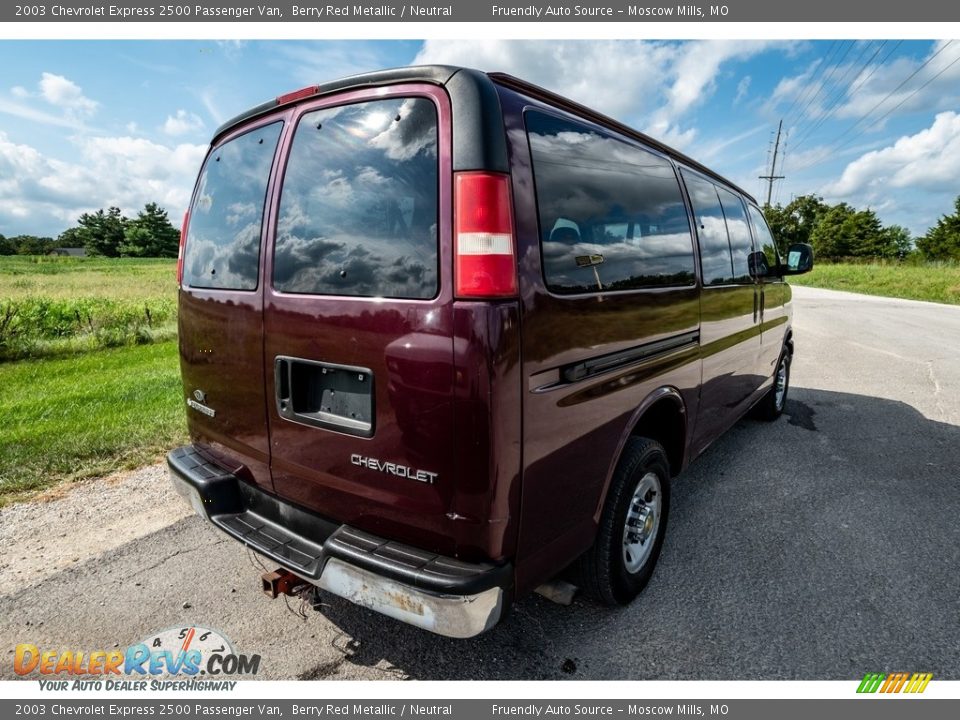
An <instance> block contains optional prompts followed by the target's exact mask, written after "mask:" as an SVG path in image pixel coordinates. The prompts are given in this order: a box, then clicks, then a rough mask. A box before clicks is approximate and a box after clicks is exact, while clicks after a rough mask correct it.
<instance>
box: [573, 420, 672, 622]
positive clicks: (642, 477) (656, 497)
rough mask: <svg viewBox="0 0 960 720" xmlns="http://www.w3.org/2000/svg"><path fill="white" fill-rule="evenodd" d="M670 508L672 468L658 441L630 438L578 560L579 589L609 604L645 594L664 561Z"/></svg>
mask: <svg viewBox="0 0 960 720" xmlns="http://www.w3.org/2000/svg"><path fill="white" fill-rule="evenodd" d="M669 509H670V464H669V462H668V461H667V453H666V451H664V449H663V446H662V445H661V444H660V443H658V442H656V441H655V440H650V439H648V438H635V437H632V438H630V439H629V440H627V445H626V447H625V448H624V450H623V455H622V456H621V458H620V464H619V465H618V466H617V469H616V471H615V472H614V474H613V479H612V480H611V483H610V491H609V492H608V493H607V501H606V503H605V504H604V507H603V513H602V515H601V517H600V527H599V528H598V529H597V537H596V539H595V540H594V543H593V547H591V548H590V549H589V550H588V551H587V552H586V553H584V554H583V555H582V556H581V558H580V560H579V568H578V570H579V573H578V575H579V580H580V587H581V589H582V590H583V591H584V593H586V594H587V595H589V596H591V597H592V598H593V599H595V600H598V601H599V602H602V603H604V604H606V605H625V604H627V603H628V602H630V601H631V600H633V598H635V597H636V596H637V594H638V593H639V592H640V591H641V590H643V588H644V586H645V585H646V584H647V582H648V581H649V580H650V576H651V575H652V574H653V568H654V566H655V565H656V564H657V558H658V557H659V556H660V549H661V547H662V546H663V537H664V534H665V532H666V529H667V515H668V512H669Z"/></svg>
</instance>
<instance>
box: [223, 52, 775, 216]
mask: <svg viewBox="0 0 960 720" xmlns="http://www.w3.org/2000/svg"><path fill="white" fill-rule="evenodd" d="M454 77H457V81H458V82H457V83H456V84H457V86H458V88H457V89H458V93H457V94H463V93H464V91H466V96H467V97H465V98H464V99H465V101H466V102H467V103H469V105H470V106H471V107H470V108H469V110H468V112H467V114H470V115H477V116H487V117H486V118H484V117H471V118H470V120H471V121H472V122H471V124H472V125H473V126H474V127H477V126H484V125H487V127H489V125H488V124H487V123H486V122H484V120H489V117H488V112H489V110H488V109H487V112H484V110H485V108H483V107H482V106H483V104H484V100H485V99H489V98H491V96H492V95H493V94H492V93H491V92H490V91H491V90H492V89H493V88H492V87H489V86H492V84H496V85H500V86H502V87H506V88H509V89H511V90H514V91H516V92H518V93H520V94H522V95H526V96H528V97H530V98H532V99H535V100H539V101H541V102H543V103H546V104H548V105H552V106H554V107H557V108H560V109H562V110H566V111H567V112H570V113H571V114H573V115H577V116H579V117H582V118H584V119H586V120H590V121H591V122H594V123H596V124H598V125H602V126H604V127H608V128H610V129H612V130H615V131H616V132H619V133H621V134H623V135H626V136H628V137H632V138H634V139H636V140H639V141H640V142H643V143H644V144H646V145H649V146H650V147H652V148H654V149H656V150H658V151H659V152H662V153H663V154H665V155H667V156H668V157H670V158H672V159H674V160H675V161H676V162H678V163H681V164H683V165H687V166H689V167H691V168H694V169H695V170H697V171H699V172H701V173H703V174H704V175H707V176H709V177H711V178H713V179H715V180H718V181H720V182H722V183H724V184H725V185H728V186H729V187H731V188H733V189H734V190H736V191H738V192H739V193H740V194H742V195H743V196H744V197H746V198H747V199H748V200H750V201H751V202H754V203H756V199H755V198H754V197H753V195H751V194H750V193H748V192H747V191H746V190H744V189H743V188H741V187H738V186H737V185H736V184H735V183H733V182H731V181H730V180H728V179H727V178H725V177H723V176H722V175H720V174H719V173H717V172H715V171H714V170H711V169H710V168H708V167H707V166H706V165H703V164H701V163H699V162H697V161H696V160H694V159H693V158H691V157H689V156H687V155H685V154H683V153H681V152H680V151H679V150H676V149H674V148H672V147H670V146H669V145H666V144H664V143H662V142H660V141H659V140H655V139H654V138H652V137H650V136H649V135H646V134H645V133H642V132H640V131H639V130H636V129H634V128H631V127H630V126H628V125H625V124H624V123H622V122H619V121H618V120H614V119H613V118H611V117H609V116H607V115H604V114H603V113H600V112H597V111H596V110H593V109H591V108H589V107H587V106H586V105H582V104H580V103H578V102H575V101H574V100H570V99H569V98H566V97H564V96H562V95H559V94H557V93H555V92H552V91H550V90H547V89H546V88H542V87H540V86H538V85H534V84H533V83H529V82H527V81H526V80H521V79H520V78H517V77H514V76H513V75H508V74H506V73H499V72H491V73H483V72H480V71H478V70H473V69H470V68H463V67H456V66H452V65H415V66H409V67H402V68H392V69H389V70H377V71H375V72H369V73H362V74H359V75H351V76H348V77H345V78H340V79H338V80H332V81H330V82H326V83H322V84H319V85H316V86H313V90H314V91H313V92H312V93H310V94H309V97H312V98H316V97H320V96H323V95H330V94H332V93H337V92H344V91H348V90H359V89H362V88H364V87H373V86H378V85H397V84H401V83H409V82H426V83H431V84H434V85H440V86H444V87H447V88H448V89H451V90H452V88H450V83H451V81H452V80H453V78H454ZM482 84H488V87H487V88H484V87H481V85H482ZM451 94H452V93H451ZM300 97H303V96H301V95H299V94H297V99H299V98H300ZM283 98H284V96H282V95H281V96H280V97H277V98H274V99H273V100H268V101H267V102H264V103H261V104H260V105H257V106H256V107H253V108H250V109H249V110H247V111H246V112H243V113H240V114H239V115H237V116H236V117H234V118H232V119H230V120H228V121H227V122H225V123H224V124H223V125H221V126H220V127H219V128H217V131H216V132H215V133H214V136H213V141H214V142H215V141H216V140H217V138H219V137H220V136H221V135H222V134H224V133H225V132H227V131H229V130H231V129H233V128H235V127H236V126H237V125H239V124H241V123H243V122H245V121H247V120H251V119H253V118H255V117H258V116H260V115H264V114H266V113H268V112H270V111H271V110H273V109H274V108H276V107H278V106H280V105H283V104H286V101H284V99H283ZM291 101H292V100H291ZM498 110H499V109H498ZM485 134H486V133H485ZM500 135H501V136H502V132H501V133H500ZM491 139H493V138H491ZM495 139H496V140H498V142H495V143H494V144H495V145H498V146H500V145H502V146H503V147H502V148H501V147H495V148H493V150H492V151H488V152H487V153H484V155H490V156H492V157H493V158H494V159H495V162H494V163H493V166H491V167H490V168H489V169H498V170H503V171H506V170H507V169H508V168H507V167H506V165H505V163H506V152H505V151H506V147H505V142H504V140H503V139H502V137H501V138H495ZM500 150H502V152H499V151H500ZM454 159H455V165H457V164H458V163H456V160H457V158H456V157H455V158H454ZM471 159H472V160H473V161H474V162H477V161H478V160H479V158H471ZM486 159H490V158H486ZM479 167H481V165H477V168H479ZM463 169H466V168H463Z"/></svg>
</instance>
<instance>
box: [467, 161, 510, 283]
mask: <svg viewBox="0 0 960 720" xmlns="http://www.w3.org/2000/svg"><path fill="white" fill-rule="evenodd" d="M453 187H454V191H453V192H454V228H455V237H454V258H455V260H454V262H455V268H454V278H455V281H454V287H455V293H456V296H457V297H461V298H497V297H514V296H515V295H516V294H517V260H516V251H515V250H514V238H513V211H512V208H511V203H510V178H509V176H507V175H500V174H497V173H487V172H458V173H455V174H454V185H453Z"/></svg>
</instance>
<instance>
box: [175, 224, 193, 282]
mask: <svg viewBox="0 0 960 720" xmlns="http://www.w3.org/2000/svg"><path fill="white" fill-rule="evenodd" d="M189 224H190V211H189V210H187V211H186V212H185V213H184V214H183V225H181V226H180V250H179V251H178V252H177V287H180V286H181V285H183V248H184V247H185V246H186V244H187V225H189Z"/></svg>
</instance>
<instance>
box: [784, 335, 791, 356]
mask: <svg viewBox="0 0 960 720" xmlns="http://www.w3.org/2000/svg"><path fill="white" fill-rule="evenodd" d="M783 344H784V345H786V346H787V351H788V352H789V353H790V356H791V357H793V330H788V331H787V337H786V339H785V340H784V341H783Z"/></svg>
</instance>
